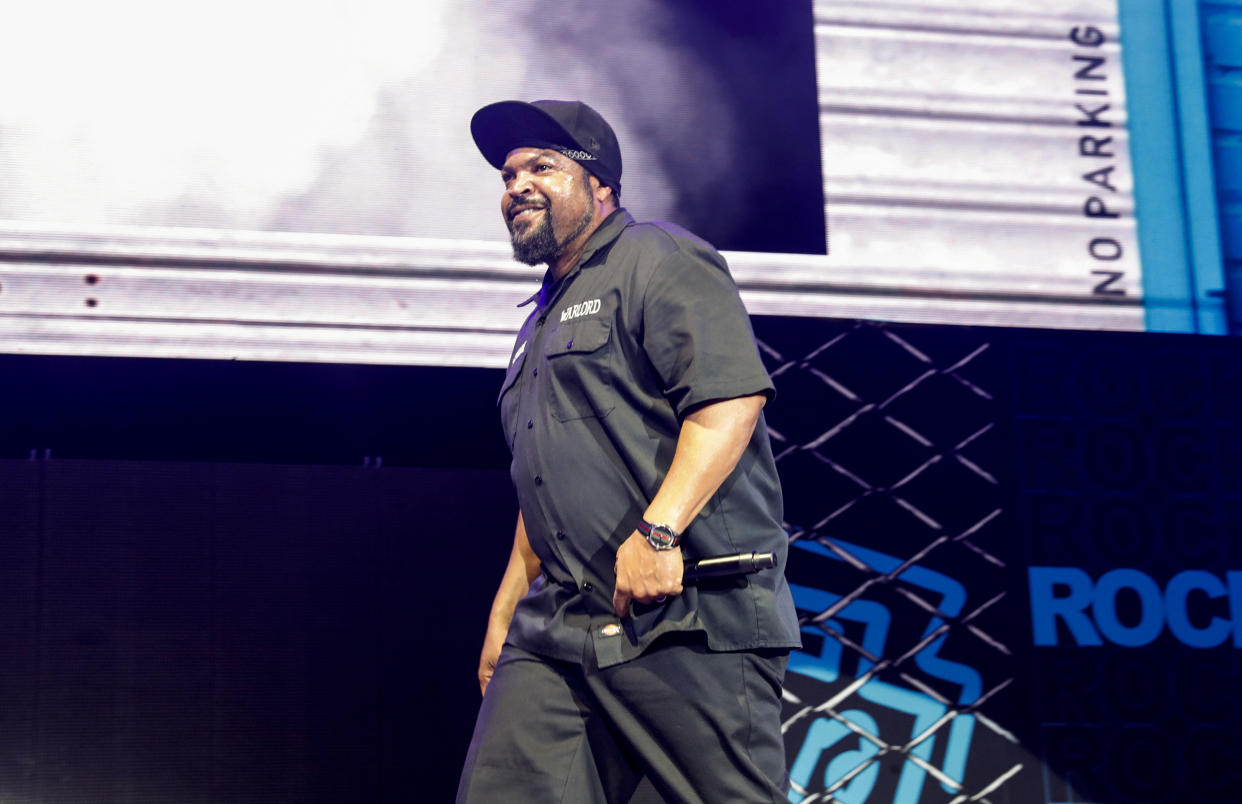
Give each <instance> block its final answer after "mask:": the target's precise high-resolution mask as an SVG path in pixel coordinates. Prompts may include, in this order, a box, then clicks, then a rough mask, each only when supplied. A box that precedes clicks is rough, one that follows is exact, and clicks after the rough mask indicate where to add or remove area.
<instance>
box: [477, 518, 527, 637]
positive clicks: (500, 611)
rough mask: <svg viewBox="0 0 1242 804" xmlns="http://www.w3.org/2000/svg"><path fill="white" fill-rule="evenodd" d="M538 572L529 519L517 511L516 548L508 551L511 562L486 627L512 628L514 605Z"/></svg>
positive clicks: (506, 569)
mask: <svg viewBox="0 0 1242 804" xmlns="http://www.w3.org/2000/svg"><path fill="white" fill-rule="evenodd" d="M538 574H539V558H538V556H536V555H535V552H534V551H533V550H532V549H531V547H530V541H529V540H528V539H527V538H526V523H525V522H524V521H523V520H522V514H521V512H519V513H518V518H517V527H516V528H515V529H514V533H513V549H512V550H511V551H510V552H509V564H508V565H507V566H506V567H505V574H504V576H503V577H502V578H501V579H500V587H499V588H498V589H497V590H496V597H495V598H494V599H493V600H492V610H491V613H490V614H489V615H488V618H487V630H488V632H489V633H491V632H492V631H493V630H495V631H499V633H500V634H501V635H502V636H503V634H504V633H505V632H507V631H508V630H509V621H510V620H512V619H513V609H514V608H515V607H516V606H517V603H518V601H519V600H521V599H522V597H523V596H524V595H525V594H526V593H527V592H528V591H530V585H531V583H532V582H533V581H534V580H535V577H536V576H537V575H538Z"/></svg>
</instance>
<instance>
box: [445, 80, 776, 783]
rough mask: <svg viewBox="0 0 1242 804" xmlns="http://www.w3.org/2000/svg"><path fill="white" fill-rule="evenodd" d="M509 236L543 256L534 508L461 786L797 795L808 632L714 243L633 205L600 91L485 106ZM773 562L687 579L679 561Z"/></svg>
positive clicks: (506, 420)
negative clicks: (795, 762) (790, 765)
mask: <svg viewBox="0 0 1242 804" xmlns="http://www.w3.org/2000/svg"><path fill="white" fill-rule="evenodd" d="M471 133H472V134H473V136H474V140H475V143H476V144H477V145H478V147H479V149H480V151H482V153H483V155H484V157H485V158H486V159H487V161H488V162H489V163H491V164H492V165H493V166H494V167H496V168H498V169H499V170H500V175H501V178H502V180H503V181H504V192H503V193H502V195H501V201H500V208H501V213H502V215H503V216H504V220H505V222H506V224H507V225H508V227H509V231H510V234H511V238H512V243H513V252H514V256H515V257H516V258H517V259H518V260H521V261H522V262H526V263H528V264H531V265H536V264H541V263H546V264H547V266H548V270H547V273H546V274H545V276H544V280H543V284H542V287H541V288H540V290H539V291H538V292H537V293H536V294H535V295H534V296H532V297H531V298H530V299H528V300H527V302H525V303H526V304H533V305H534V307H533V309H532V310H531V313H530V315H529V316H528V317H527V319H526V323H525V324H524V325H523V326H522V329H521V331H520V332H519V334H518V337H517V341H516V343H515V346H514V349H513V353H512V356H511V358H510V361H509V369H508V373H507V375H506V377H505V381H504V383H503V385H502V387H501V392H500V398H499V407H500V412H501V416H502V424H503V426H504V433H505V438H506V439H507V440H508V442H509V447H510V449H511V451H512V454H513V463H512V469H511V474H512V477H513V482H514V485H515V487H516V489H517V496H518V503H519V507H520V511H519V514H518V519H517V528H516V532H515V535H514V542H513V548H512V552H511V554H510V558H509V564H508V568H507V569H506V570H505V574H504V577H503V579H502V581H501V584H500V589H499V591H498V592H497V594H496V598H495V602H494V603H493V606H492V611H491V615H490V618H489V622H488V627H487V632H486V636H485V639H484V645H483V651H482V655H481V657H480V660H479V683H480V686H481V687H482V689H483V692H484V698H483V705H482V707H481V709H480V711H479V718H478V723H477V724H476V727H475V734H474V739H473V740H472V742H471V747H470V752H469V754H468V756H467V759H466V766H465V769H464V770H463V773H462V780H461V785H460V787H459V789H458V801H459V802H489V803H490V802H499V801H505V802H572V803H573V804H578V803H579V802H597V801H598V802H621V801H629V800H630V796H631V794H632V793H633V791H634V789H635V786H636V784H637V783H638V781H639V780H640V779H641V778H642V777H644V776H645V777H647V778H648V779H650V781H651V783H652V784H653V785H654V787H655V788H656V789H657V790H658V791H659V793H660V794H661V795H662V796H663V797H664V798H665V799H666V800H667V801H675V802H698V801H705V802H710V803H711V804H720V802H760V801H762V802H769V801H785V800H786V799H785V796H784V793H783V789H784V787H785V760H784V750H783V744H782V738H781V733H780V685H781V682H782V679H783V676H784V671H785V665H786V662H787V660H788V653H789V650H790V649H792V648H795V647H797V646H798V645H799V637H798V624H797V619H796V616H795V613H794V609H793V601H792V598H791V596H790V593H789V588H788V586H787V585H786V583H785V579H784V560H785V555H786V547H787V543H786V537H785V534H784V532H783V531H782V529H781V525H780V523H781V502H780V499H781V498H780V486H779V482H778V480H777V477H776V471H775V467H774V464H773V460H772V453H771V447H770V445H769V442H768V436H767V431H766V429H765V427H764V424H763V417H762V414H761V412H760V411H761V408H762V407H763V405H764V403H765V402H766V401H767V399H768V398H769V397H770V396H771V394H772V392H773V391H772V384H771V381H770V380H769V378H768V376H767V373H766V371H765V370H764V368H763V365H762V363H761V361H760V359H759V355H758V351H757V349H756V347H755V343H754V338H753V335H752V334H751V330H750V323H749V320H748V318H747V316H746V312H745V310H744V308H743V307H742V304H741V301H740V299H739V297H738V293H737V288H736V286H735V285H734V283H733V280H732V278H731V277H730V275H729V273H728V269H727V267H726V266H725V263H724V260H723V259H722V258H721V256H720V255H719V254H718V253H717V252H716V251H715V250H714V249H713V248H712V247H711V246H709V245H708V244H707V243H705V242H703V241H702V240H700V239H698V238H696V237H695V236H694V235H692V234H690V233H689V232H686V231H684V230H682V229H679V228H677V227H675V226H672V225H670V224H665V223H642V224H640V223H636V222H635V221H634V219H633V218H632V217H630V215H629V214H628V213H627V212H626V211H625V210H624V209H622V208H621V207H620V206H619V195H620V191H621V152H620V148H619V147H618V145H617V140H616V136H615V134H614V133H613V130H612V128H611V127H610V126H609V125H608V123H607V122H605V121H604V119H603V118H602V117H600V115H599V114H598V113H597V112H595V110H594V109H592V108H590V107H589V106H587V105H586V104H583V103H579V102H573V101H535V102H534V103H523V102H519V101H505V102H501V103H496V104H492V105H490V106H486V107H484V108H483V109H481V110H479V111H478V112H477V113H476V114H475V115H474V118H473V119H472V120H471ZM750 551H772V552H774V553H775V554H776V555H777V557H778V565H777V567H776V568H775V569H771V570H766V571H762V572H758V573H755V574H753V575H750V576H748V577H746V578H743V579H737V578H733V579H728V580H725V581H717V582H703V583H700V584H698V585H697V586H683V585H682V565H683V560H687V561H688V560H694V559H697V558H702V557H707V556H714V555H721V554H731V553H738V552H750Z"/></svg>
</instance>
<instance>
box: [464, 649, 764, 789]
mask: <svg viewBox="0 0 1242 804" xmlns="http://www.w3.org/2000/svg"><path fill="white" fill-rule="evenodd" d="M587 653H588V654H589V655H588V656H586V657H584V660H583V664H581V665H578V664H574V663H568V662H558V661H555V660H550V659H545V658H543V657H540V656H535V655H533V654H530V653H527V652H526V651H523V650H521V649H519V648H515V647H513V646H512V645H506V646H505V648H504V651H503V652H502V653H501V656H500V661H499V662H498V663H497V665H496V672H495V675H493V676H492V680H491V683H490V684H489V685H488V688H487V695H486V696H485V697H484V699H483V705H482V707H481V708H480V710H479V718H478V721H477V723H476V724H475V730H474V738H473V739H472V740H471V742H470V751H469V753H468V754H467V756H466V765H465V768H464V769H463V771H462V777H461V784H460V786H459V787H458V790H457V801H458V804H495V803H496V802H540V803H541V804H542V803H543V802H548V803H549V804H552V803H553V802H557V803H563V804H594V803H595V802H600V803H601V804H602V803H604V802H606V803H607V804H620V803H621V802H629V801H630V800H631V796H633V795H634V791H635V789H636V788H637V787H638V784H639V781H640V780H641V779H642V778H643V777H644V776H646V777H647V778H648V779H649V780H650V783H651V784H652V785H654V787H655V789H656V790H657V791H659V794H660V795H661V796H662V797H663V798H664V800H665V801H668V802H686V803H687V804H689V803H690V802H708V804H731V802H739V803H740V804H754V803H755V802H764V803H765V804H771V803H772V802H787V801H788V799H787V798H786V797H785V795H784V793H783V790H784V788H785V786H786V769H785V751H784V743H783V740H782V737H781V730H780V710H781V681H782V680H783V678H784V674H785V665H786V664H787V662H788V655H787V654H786V653H784V652H779V653H766V652H751V651H738V652H730V653H713V652H711V651H709V650H707V648H706V647H705V646H704V644H703V640H702V638H701V637H699V636H684V635H683V636H677V637H674V638H672V639H668V640H667V641H665V640H662V641H661V643H659V644H658V645H657V646H654V647H653V648H652V649H650V650H648V651H647V652H646V653H644V654H643V655H642V656H639V657H638V658H637V659H634V660H632V661H630V662H626V663H624V664H620V665H616V666H614V667H609V668H607V669H604V670H601V669H599V668H598V667H597V666H596V664H595V661H594V654H593V653H592V651H591V648H590V646H589V644H588V648H587Z"/></svg>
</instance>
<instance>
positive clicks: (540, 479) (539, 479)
mask: <svg viewBox="0 0 1242 804" xmlns="http://www.w3.org/2000/svg"><path fill="white" fill-rule="evenodd" d="M535 485H536V486H542V485H543V477H541V476H540V475H535Z"/></svg>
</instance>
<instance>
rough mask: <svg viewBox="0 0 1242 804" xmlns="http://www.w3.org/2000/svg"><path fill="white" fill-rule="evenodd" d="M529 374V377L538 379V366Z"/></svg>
mask: <svg viewBox="0 0 1242 804" xmlns="http://www.w3.org/2000/svg"><path fill="white" fill-rule="evenodd" d="M530 373H531V376H534V377H538V376H539V367H538V366H535V367H534V368H533V369H531V371H530Z"/></svg>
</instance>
